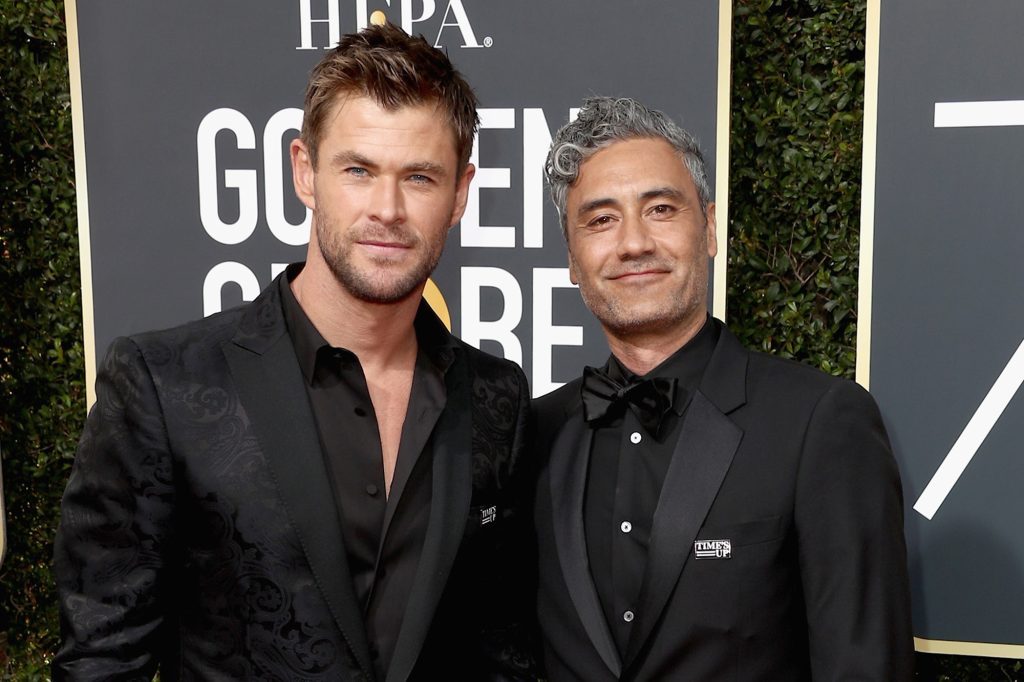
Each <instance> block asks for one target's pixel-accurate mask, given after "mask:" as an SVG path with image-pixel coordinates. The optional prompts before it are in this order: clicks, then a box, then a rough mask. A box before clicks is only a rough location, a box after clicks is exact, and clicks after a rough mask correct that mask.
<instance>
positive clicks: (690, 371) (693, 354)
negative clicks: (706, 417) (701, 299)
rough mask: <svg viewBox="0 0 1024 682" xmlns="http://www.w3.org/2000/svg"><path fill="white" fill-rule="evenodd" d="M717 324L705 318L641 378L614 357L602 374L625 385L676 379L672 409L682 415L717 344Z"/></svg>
mask: <svg viewBox="0 0 1024 682" xmlns="http://www.w3.org/2000/svg"><path fill="white" fill-rule="evenodd" d="M718 335H719V329H718V325H716V324H714V323H712V321H711V316H710V315H708V316H706V317H705V319H704V326H702V327H701V328H700V331H698V332H697V333H696V334H695V335H694V337H693V338H691V339H690V340H689V341H687V342H686V343H685V344H683V345H682V346H681V347H680V348H679V349H678V350H676V351H675V352H674V353H672V355H670V356H668V357H667V358H665V360H663V361H662V362H661V364H659V365H658V366H657V367H655V368H654V369H652V370H651V371H650V372H648V373H647V374H645V375H643V376H639V377H638V376H637V375H636V374H634V373H633V372H632V371H630V370H629V369H628V368H627V367H626V366H625V365H623V364H622V363H621V362H620V361H619V359H618V358H617V357H615V356H614V355H611V356H609V358H608V363H607V364H606V365H605V371H606V372H608V376H609V377H611V378H612V379H614V380H616V381H618V382H619V383H622V384H626V383H629V382H631V381H633V380H635V379H653V378H656V377H662V378H665V379H671V378H673V377H674V378H676V379H678V380H679V381H678V382H677V384H676V396H675V401H674V402H673V406H672V409H673V411H674V412H676V413H677V414H682V413H683V411H684V410H685V409H686V405H687V404H688V403H689V401H688V400H687V399H686V398H685V396H686V395H687V394H689V395H693V394H694V393H695V392H696V391H697V388H698V386H700V380H701V377H702V376H703V375H704V368H705V367H707V365H708V362H709V361H710V360H711V355H712V354H713V353H714V351H715V346H716V345H717V344H718Z"/></svg>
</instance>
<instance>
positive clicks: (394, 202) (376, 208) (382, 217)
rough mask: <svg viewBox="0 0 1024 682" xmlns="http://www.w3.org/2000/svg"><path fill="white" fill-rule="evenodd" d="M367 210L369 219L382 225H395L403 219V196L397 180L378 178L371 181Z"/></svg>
mask: <svg viewBox="0 0 1024 682" xmlns="http://www.w3.org/2000/svg"><path fill="white" fill-rule="evenodd" d="M368 212H369V217H370V219H371V220H374V221H376V222H379V223H381V224H383V225H396V224H400V223H402V222H404V221H405V198H404V196H403V195H402V190H401V188H400V187H399V185H398V182H397V181H395V180H392V179H390V178H378V179H377V181H376V182H374V183H373V190H372V191H371V192H370V204H369V207H368Z"/></svg>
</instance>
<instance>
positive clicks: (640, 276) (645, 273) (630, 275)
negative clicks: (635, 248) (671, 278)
mask: <svg viewBox="0 0 1024 682" xmlns="http://www.w3.org/2000/svg"><path fill="white" fill-rule="evenodd" d="M667 274H668V271H667V270H638V271H636V272H623V273H621V274H618V275H613V276H611V277H609V278H608V279H610V280H613V281H616V282H623V281H626V282H629V281H642V280H646V279H650V278H652V277H657V276H659V275H667Z"/></svg>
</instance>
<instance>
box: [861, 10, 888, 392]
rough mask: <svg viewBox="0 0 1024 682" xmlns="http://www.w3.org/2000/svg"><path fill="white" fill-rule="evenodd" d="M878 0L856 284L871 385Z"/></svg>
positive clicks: (868, 53) (866, 380)
mask: <svg viewBox="0 0 1024 682" xmlns="http://www.w3.org/2000/svg"><path fill="white" fill-rule="evenodd" d="M881 13H882V11H881V0H868V15H867V36H866V41H865V49H864V142H863V145H864V146H863V155H862V157H861V194H860V266H859V267H860V275H859V280H858V282H857V382H858V383H860V385H861V386H863V387H864V388H868V385H869V384H870V382H871V295H872V289H871V281H872V276H873V266H874V249H875V163H876V152H877V149H878V46H879V38H880V30H879V29H880V26H881V16H880V15H881Z"/></svg>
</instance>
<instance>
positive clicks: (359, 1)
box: [68, 0, 730, 395]
mask: <svg viewBox="0 0 1024 682" xmlns="http://www.w3.org/2000/svg"><path fill="white" fill-rule="evenodd" d="M68 7H69V23H70V22H74V26H70V27H69V34H74V35H75V36H77V37H76V40H77V48H76V43H75V41H74V40H73V41H72V52H73V54H72V57H71V59H72V67H73V68H72V70H73V72H74V71H76V68H75V67H77V73H73V79H74V78H75V77H76V76H78V77H80V81H79V82H80V92H76V93H75V96H76V102H75V105H76V126H77V128H78V131H79V135H78V144H77V148H78V154H77V165H78V176H79V182H80V184H81V185H83V187H82V188H80V215H81V223H82V230H83V248H84V251H85V253H84V255H83V271H84V275H83V289H84V301H85V305H86V308H87V309H86V311H85V317H86V327H87V354H88V355H89V365H90V369H91V368H92V367H94V365H93V364H92V363H93V362H94V361H95V359H96V358H97V357H101V356H102V355H103V353H104V352H105V350H106V348H107V346H108V345H109V343H110V341H111V340H112V339H113V338H114V337H116V336H118V335H123V334H127V333H132V332H138V331H142V330H147V329H156V328H162V327H167V326H172V325H175V324H178V323H181V322H184V321H186V320H190V319H195V318H198V317H201V316H204V315H209V314H211V313H214V312H217V311H219V310H222V309H226V308H229V307H232V306H235V305H238V304H239V303H241V302H242V301H247V300H252V299H253V298H255V296H256V295H257V294H258V292H259V291H260V289H262V288H263V287H265V286H267V284H269V282H270V281H271V279H272V278H273V276H274V275H276V274H277V273H278V272H279V271H280V270H281V269H282V268H283V267H284V265H285V264H287V263H289V262H292V261H297V260H302V259H303V258H304V254H305V244H306V242H307V239H308V233H309V214H308V212H307V211H306V209H305V207H303V206H302V205H301V204H300V203H299V201H298V200H297V199H296V198H295V195H294V193H293V190H292V182H291V170H290V166H289V163H288V144H289V142H290V141H291V140H292V139H293V138H294V137H295V136H297V135H298V129H299V127H300V125H301V121H302V109H301V107H302V98H303V91H304V86H305V82H306V78H307V75H308V73H309V70H310V69H311V68H312V66H313V65H314V64H315V63H316V62H317V61H319V60H320V59H321V57H322V56H323V54H324V51H325V50H327V49H328V48H329V47H331V46H332V45H333V44H335V43H336V41H337V40H338V38H339V36H340V35H341V34H343V33H348V32H352V31H356V30H358V29H359V28H361V27H364V26H366V25H367V24H368V23H369V22H370V21H371V19H372V18H373V17H374V15H375V13H376V14H377V15H378V16H381V15H382V16H384V17H386V18H387V19H388V20H389V21H391V22H392V23H395V24H399V25H401V26H402V27H403V28H405V29H406V30H407V31H409V32H411V33H416V34H422V35H423V36H424V37H425V38H426V39H427V40H428V41H430V42H431V43H433V44H434V45H436V46H439V47H441V48H443V49H445V50H446V51H447V53H448V54H449V55H450V56H451V58H452V60H453V61H454V62H455V64H456V66H457V67H458V68H459V69H461V70H462V71H463V73H464V74H465V75H466V76H467V78H468V80H469V81H470V83H471V84H472V85H473V86H474V88H475V89H476V91H477V94H478V95H479V98H480V101H481V107H482V108H481V110H480V118H481V130H480V133H479V136H478V139H477V144H476V145H475V147H474V151H473V158H472V161H473V163H475V164H476V166H477V173H476V179H475V180H474V182H473V185H472V189H471V193H470V199H469V206H468V208H467V210H466V215H465V217H464V218H463V220H462V222H461V224H460V225H459V226H457V227H456V228H455V229H453V230H452V232H451V233H450V235H449V240H448V247H447V250H446V253H445V256H444V258H443V259H442V262H441V265H440V266H439V268H438V270H437V272H436V273H435V275H434V282H435V283H436V285H437V287H438V289H439V294H437V295H434V296H433V299H432V303H435V304H440V307H442V308H444V307H446V308H447V310H448V312H449V314H450V318H451V324H452V330H453V331H454V332H455V334H457V335H458V336H460V337H462V338H463V339H465V340H466V341H468V342H469V343H471V344H474V345H477V346H479V347H481V348H483V349H484V350H486V351H489V352H492V353H494V354H497V355H501V356H504V357H508V358H511V359H513V360H515V361H516V362H519V363H520V364H521V365H522V366H523V367H524V369H525V370H526V373H527V376H528V377H529V378H530V381H531V385H532V389H533V392H534V394H535V395H539V394H542V393H546V392H547V391H549V390H552V389H553V388H556V387H557V386H559V385H561V384H562V383H564V382H566V381H569V380H571V379H572V378H574V377H576V376H578V375H579V374H580V372H581V371H582V367H583V365H584V364H596V363H600V362H602V361H603V360H604V357H605V355H606V353H607V346H606V345H605V343H604V339H603V336H602V335H601V332H600V328H599V326H598V325H597V323H596V322H595V321H593V320H592V318H591V316H590V315H589V313H587V311H586V310H585V308H584V307H583V304H582V302H581V300H580V297H579V294H578V292H576V291H574V290H573V289H574V287H573V286H572V285H571V283H570V282H569V279H568V270H567V267H566V254H565V245H564V241H563V238H562V235H561V231H560V228H559V226H558V220H557V216H556V214H555V211H554V208H553V207H552V206H551V205H550V201H549V200H548V197H547V192H546V189H545V187H544V184H543V177H542V165H543V160H544V157H545V155H546V153H547V149H548V144H549V142H550V140H551V135H552V133H553V132H554V130H556V129H557V128H558V127H559V126H561V125H562V124H564V123H565V122H566V121H567V120H568V118H569V116H570V115H573V113H574V112H573V107H578V106H579V104H580V102H581V101H582V99H583V98H584V97H586V96H588V95H591V94H603V95H616V96H631V97H636V98H638V99H639V100H641V101H643V102H644V103H646V104H648V105H650V106H653V107H656V108H659V109H662V110H664V111H665V112H666V113H668V114H669V115H670V116H672V117H673V118H674V119H676V120H677V121H680V122H681V123H682V124H683V125H684V126H685V127H687V128H688V129H689V130H691V131H692V132H693V133H694V134H696V135H697V137H698V138H699V139H700V140H701V142H702V146H703V147H704V150H705V152H706V154H707V158H708V161H709V165H710V168H709V170H710V172H711V177H712V178H715V170H716V168H717V167H718V166H719V164H720V163H721V165H722V166H724V165H725V163H724V162H720V161H719V160H718V159H719V158H721V157H720V154H725V153H727V139H726V138H724V137H723V138H722V140H725V142H724V143H723V142H722V140H720V139H719V130H720V127H721V129H727V126H721V124H719V123H718V120H719V118H720V117H721V118H723V119H724V118H725V117H727V116H728V105H727V102H728V100H727V96H726V98H724V99H723V98H721V97H720V96H721V94H722V91H723V90H727V88H728V78H727V74H728V63H727V61H728V51H727V48H728V44H729V42H728V25H729V24H728V16H729V14H728V13H729V11H730V8H729V6H728V3H727V2H725V3H724V4H723V5H721V6H720V4H719V3H718V2H704V1H700V0H685V1H680V0H650V1H644V2H630V3H622V2H602V3H596V4H595V3H594V2H593V1H592V0H563V1H562V2H556V3H551V2H544V1H542V0H518V1H516V2H511V1H507V0H506V1H498V2H495V1H493V0H491V1H487V2H485V1H484V0H415V1H414V0H291V1H289V2H267V3H253V2H251V1H249V0H222V1H220V2H216V3H210V2H205V1H200V0H181V1H179V2H165V1H163V0H160V1H157V0H105V1H104V2H78V3H77V6H76V3H74V2H69V3H68ZM720 16H721V17H725V20H723V21H720ZM723 44H724V45H725V47H726V51H725V57H726V59H725V62H726V63H724V64H720V61H719V54H720V46H721V45H723ZM720 73H724V74H726V77H725V78H724V79H723V78H720ZM722 83H724V85H720V84H722ZM720 101H723V102H725V105H724V106H722V105H720ZM719 150H720V154H718V153H716V151H719ZM86 168H88V181H87V184H86V183H85V180H84V179H85V169H86ZM717 184H718V185H719V186H720V187H723V189H724V185H726V184H727V183H724V182H722V179H721V176H719V178H718V183H717ZM719 199H720V202H719V203H720V204H722V205H721V206H720V208H719V216H720V219H721V220H722V223H723V229H724V222H725V217H724V216H725V214H724V208H725V206H724V202H723V201H721V199H722V196H721V195H719ZM722 246H723V247H724V244H723V245H722ZM724 252H725V249H724V248H722V253H723V254H724ZM722 267H724V266H722ZM723 272H724V270H723ZM90 273H91V274H90ZM428 298H430V297H428ZM90 300H91V304H90V303H89V302H90ZM436 307H439V306H438V305H435V308H436ZM90 320H91V323H90ZM93 379H94V376H93V375H92V372H91V371H90V376H89V377H88V381H89V386H90V387H91V386H92V384H93Z"/></svg>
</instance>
